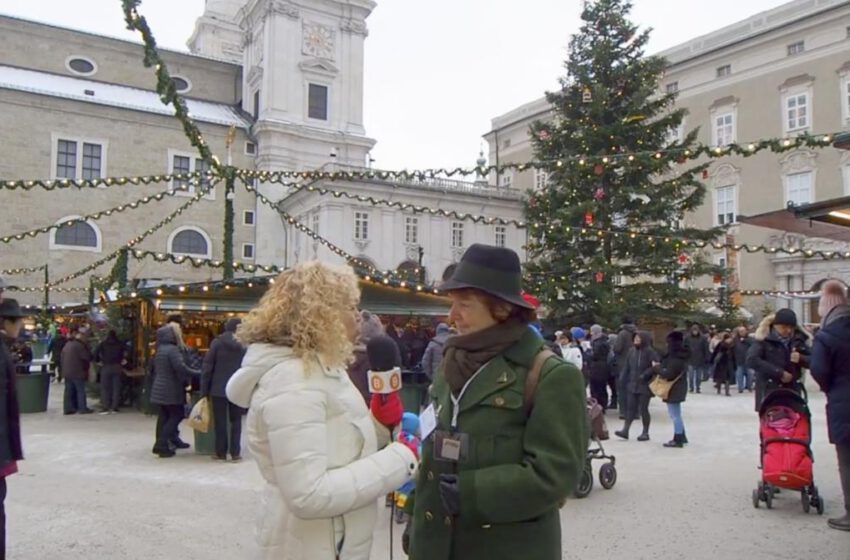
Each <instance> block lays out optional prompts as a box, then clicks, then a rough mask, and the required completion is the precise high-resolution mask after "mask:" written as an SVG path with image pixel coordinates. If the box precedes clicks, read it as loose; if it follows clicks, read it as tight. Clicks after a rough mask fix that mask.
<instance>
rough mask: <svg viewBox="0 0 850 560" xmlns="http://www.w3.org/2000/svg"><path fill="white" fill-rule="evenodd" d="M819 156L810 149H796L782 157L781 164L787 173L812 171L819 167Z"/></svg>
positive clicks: (783, 170) (784, 172) (783, 171)
mask: <svg viewBox="0 0 850 560" xmlns="http://www.w3.org/2000/svg"><path fill="white" fill-rule="evenodd" d="M817 158H818V155H817V154H816V153H814V152H812V151H810V150H795V151H793V152H791V153H789V154H786V155H785V156H784V157H783V158H782V159H780V160H779V165H781V166H782V173H783V174H785V175H788V174H790V173H800V172H804V171H811V170H812V169H814V168H815V167H817V161H816V160H817Z"/></svg>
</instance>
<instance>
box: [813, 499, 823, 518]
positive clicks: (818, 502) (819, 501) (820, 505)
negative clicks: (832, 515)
mask: <svg viewBox="0 0 850 560" xmlns="http://www.w3.org/2000/svg"><path fill="white" fill-rule="evenodd" d="M815 509H817V512H818V515H823V510H824V505H823V496H816V497H815Z"/></svg>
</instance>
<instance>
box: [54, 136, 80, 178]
mask: <svg viewBox="0 0 850 560" xmlns="http://www.w3.org/2000/svg"><path fill="white" fill-rule="evenodd" d="M56 178H57V179H76V178H77V143H76V142H74V141H72V140H59V142H58V144H57V146H56Z"/></svg>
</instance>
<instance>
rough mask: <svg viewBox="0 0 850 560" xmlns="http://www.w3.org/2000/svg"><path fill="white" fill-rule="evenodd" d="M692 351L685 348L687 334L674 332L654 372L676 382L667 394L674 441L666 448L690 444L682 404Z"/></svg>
mask: <svg viewBox="0 0 850 560" xmlns="http://www.w3.org/2000/svg"><path fill="white" fill-rule="evenodd" d="M689 358H690V351H688V349H687V348H686V347H685V334H684V333H682V332H681V331H673V332H671V333H670V334H668V335H667V354H665V356H664V357H663V358H662V359H661V363H660V364H659V365H658V366H657V367H655V368H654V371H655V372H656V373H657V374H658V375H659V376H661V378H662V379H666V380H667V381H675V383H673V385H672V386H671V387H670V392H669V393H668V394H667V399H666V400H665V401H664V402H665V403H667V413H668V414H669V415H670V419H671V420H672V421H673V439H672V440H670V441H668V442H667V443H665V444H664V447H683V446H684V445H685V444H686V443H688V436H687V435H686V433H685V421H684V419H683V418H682V403H683V402H685V399H686V398H687V396H688V380H687V377H688V360H689Z"/></svg>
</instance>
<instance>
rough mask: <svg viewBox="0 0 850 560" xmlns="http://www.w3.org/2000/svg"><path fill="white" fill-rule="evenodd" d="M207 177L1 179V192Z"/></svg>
mask: <svg viewBox="0 0 850 560" xmlns="http://www.w3.org/2000/svg"><path fill="white" fill-rule="evenodd" d="M204 175H205V172H203V171H196V172H194V173H176V174H171V175H146V176H143V177H103V178H100V179H79V180H78V179H54V180H52V181H45V180H43V179H31V180H27V179H17V180H3V179H0V190H10V191H14V190H18V189H20V190H24V191H31V190H33V189H35V188H41V189H44V190H47V191H53V190H61V189H78V190H82V189H96V188H106V187H115V186H120V187H123V186H126V185H133V186H143V185H144V186H147V185H155V184H157V183H167V182H170V181H194V180H199V179H201V178H202V177H203V176H204Z"/></svg>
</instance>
